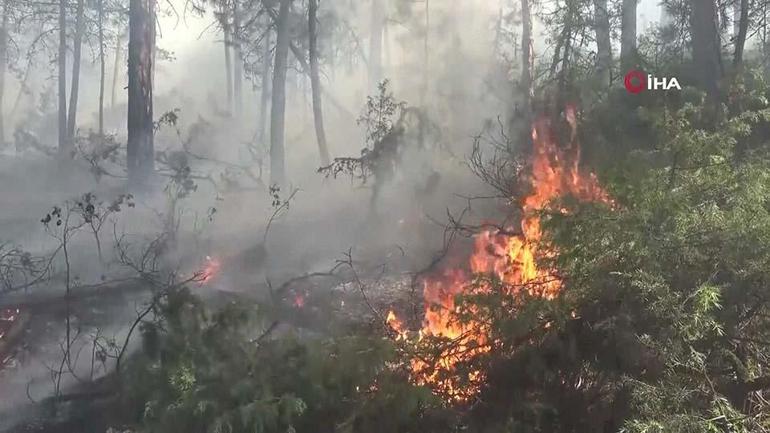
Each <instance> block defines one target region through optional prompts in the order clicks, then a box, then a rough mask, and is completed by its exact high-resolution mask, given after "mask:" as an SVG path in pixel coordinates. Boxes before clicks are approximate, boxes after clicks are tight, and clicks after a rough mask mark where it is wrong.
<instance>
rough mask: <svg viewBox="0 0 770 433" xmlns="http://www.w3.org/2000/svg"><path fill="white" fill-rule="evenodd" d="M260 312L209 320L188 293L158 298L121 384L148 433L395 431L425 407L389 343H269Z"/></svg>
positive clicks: (247, 309)
mask: <svg viewBox="0 0 770 433" xmlns="http://www.w3.org/2000/svg"><path fill="white" fill-rule="evenodd" d="M256 311H259V310H258V308H256V307H255V306H248V305H230V306H228V307H227V308H225V309H223V310H222V311H219V312H217V313H214V314H211V313H210V312H207V311H205V310H204V308H203V306H202V305H201V304H200V303H199V301H198V300H197V299H196V298H195V297H194V296H192V295H190V294H189V293H188V292H186V291H180V292H178V293H172V294H170V295H169V296H168V297H167V298H166V299H164V300H163V302H162V303H161V306H160V310H159V312H160V315H159V317H160V319H159V320H158V321H156V322H152V323H149V322H148V323H145V324H144V325H143V328H142V332H143V336H144V350H143V353H142V354H141V355H140V356H138V357H137V358H136V359H135V360H134V362H133V368H132V369H131V372H130V373H129V374H130V376H129V379H128V381H127V383H128V384H129V390H128V391H129V392H128V394H129V400H130V401H131V402H133V403H132V406H133V407H134V412H133V413H134V414H135V421H137V422H138V423H139V424H140V425H141V426H142V428H143V430H144V431H147V432H171V431H184V432H201V433H203V432H206V433H209V432H231V433H237V432H264V433H268V432H287V431H296V432H324V431H328V432H332V431H339V432H351V433H352V432H397V431H402V429H405V428H407V426H409V425H412V424H413V423H414V422H415V421H418V420H419V418H420V416H419V415H420V413H421V412H422V411H423V410H424V409H425V408H426V407H427V406H428V404H429V402H430V401H431V398H430V393H429V392H428V391H426V390H424V389H419V388H414V387H413V386H411V385H409V383H408V382H407V381H406V379H405V376H404V375H403V373H402V372H400V371H399V370H397V369H395V368H394V367H392V366H393V365H395V364H393V362H394V361H395V360H396V352H395V351H394V348H393V346H392V345H391V344H390V342H389V341H388V340H386V339H383V338H381V337H379V336H365V335H351V336H341V337H338V338H333V339H330V338H320V337H315V338H301V337H298V336H296V335H294V334H293V333H285V334H282V335H276V336H272V335H269V334H268V333H267V332H265V331H260V330H261V329H264V327H263V326H261V322H260V320H259V319H258V316H259V315H257V314H255V312H256ZM274 328H275V326H271V327H269V328H268V329H269V330H273V329H274ZM262 332H265V333H262ZM274 332H278V331H274Z"/></svg>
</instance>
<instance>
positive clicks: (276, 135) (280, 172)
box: [270, 0, 292, 185]
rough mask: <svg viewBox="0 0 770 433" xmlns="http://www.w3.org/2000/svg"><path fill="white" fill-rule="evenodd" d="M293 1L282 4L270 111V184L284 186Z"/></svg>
mask: <svg viewBox="0 0 770 433" xmlns="http://www.w3.org/2000/svg"><path fill="white" fill-rule="evenodd" d="M291 2H292V0H281V5H280V8H279V10H278V22H277V23H276V24H277V30H276V35H277V36H276V45H275V67H274V68H273V90H272V105H271V108H270V183H271V184H273V185H284V183H285V181H286V160H285V158H286V157H285V151H284V133H285V130H284V128H285V120H286V119H285V117H286V70H287V62H288V57H289V43H290V42H291V41H290V40H289V9H290V8H291Z"/></svg>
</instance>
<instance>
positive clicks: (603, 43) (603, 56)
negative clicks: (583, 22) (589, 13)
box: [594, 0, 612, 88]
mask: <svg viewBox="0 0 770 433" xmlns="http://www.w3.org/2000/svg"><path fill="white" fill-rule="evenodd" d="M594 17H595V20H596V21H595V22H594V29H595V31H596V75H597V76H598V77H599V82H600V83H601V86H602V88H606V87H609V85H610V82H611V80H612V76H611V75H612V74H611V72H612V39H611V37H610V14H609V12H608V10H607V0H594Z"/></svg>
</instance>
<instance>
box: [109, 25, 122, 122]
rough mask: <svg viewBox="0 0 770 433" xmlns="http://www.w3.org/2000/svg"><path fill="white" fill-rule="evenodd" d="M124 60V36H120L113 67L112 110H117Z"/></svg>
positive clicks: (117, 41)
mask: <svg viewBox="0 0 770 433" xmlns="http://www.w3.org/2000/svg"><path fill="white" fill-rule="evenodd" d="M122 59H123V34H122V33H121V34H120V35H118V38H117V40H116V45H115V64H114V65H113V67H112V94H111V95H110V109H112V110H114V109H115V101H116V99H117V95H118V74H119V73H120V61H121V60H122Z"/></svg>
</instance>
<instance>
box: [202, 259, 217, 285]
mask: <svg viewBox="0 0 770 433" xmlns="http://www.w3.org/2000/svg"><path fill="white" fill-rule="evenodd" d="M220 269H222V263H221V262H220V261H219V260H218V259H216V258H214V257H210V256H206V265H205V266H204V268H203V271H201V282H203V283H208V282H211V280H213V279H214V278H215V277H216V276H217V274H219V271H220Z"/></svg>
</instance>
